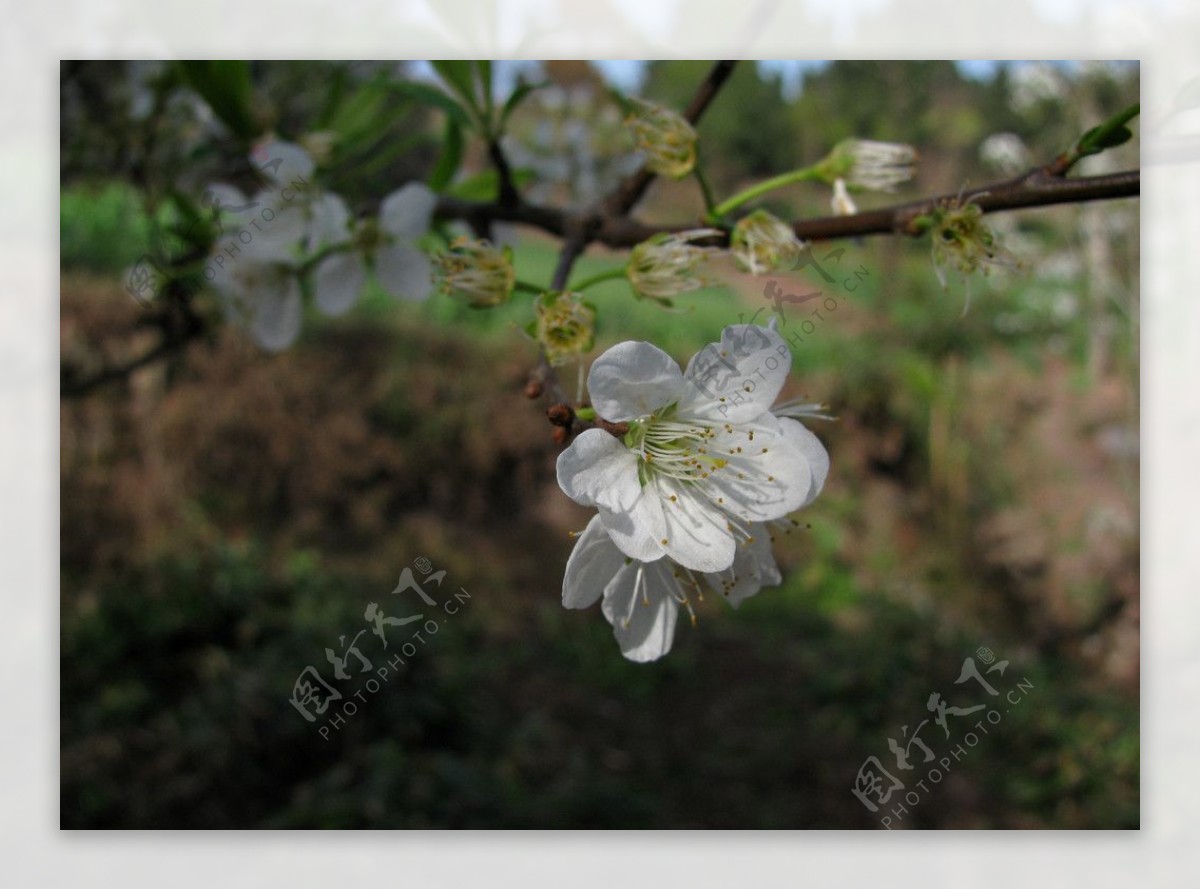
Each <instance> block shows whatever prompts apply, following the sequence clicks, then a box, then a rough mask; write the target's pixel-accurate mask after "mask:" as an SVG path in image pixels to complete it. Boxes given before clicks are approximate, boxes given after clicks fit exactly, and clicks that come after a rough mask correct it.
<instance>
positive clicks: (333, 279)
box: [313, 252, 367, 315]
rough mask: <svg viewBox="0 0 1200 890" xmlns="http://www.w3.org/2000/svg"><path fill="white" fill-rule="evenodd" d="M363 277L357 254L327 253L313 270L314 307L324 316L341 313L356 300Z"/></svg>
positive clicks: (365, 271)
mask: <svg viewBox="0 0 1200 890" xmlns="http://www.w3.org/2000/svg"><path fill="white" fill-rule="evenodd" d="M366 280H367V270H366V267H365V266H364V265H363V261H362V258H361V257H360V256H359V255H358V254H357V253H353V252H348V253H334V254H330V255H329V256H327V257H325V259H323V260H321V262H320V263H319V264H318V265H317V268H316V271H315V272H313V291H314V296H315V298H316V303H317V308H318V309H320V310H321V311H322V312H324V313H325V314H326V315H341V314H342V313H343V312H345V311H346V310H347V309H349V308H350V307H351V306H353V305H354V304H355V302H357V300H358V298H359V295H360V294H361V293H362V289H363V284H365V283H366Z"/></svg>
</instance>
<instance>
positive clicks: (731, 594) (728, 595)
mask: <svg viewBox="0 0 1200 890" xmlns="http://www.w3.org/2000/svg"><path fill="white" fill-rule="evenodd" d="M750 531H751V533H752V535H753V537H752V539H751V540H750V541H748V542H746V543H745V544H743V545H741V546H740V547H738V550H737V556H736V557H735V558H734V560H733V565H731V566H730V567H729V568H728V569H727V570H726V571H723V572H713V573H707V574H705V576H704V579H705V581H707V582H708V585H709V586H710V587H711V588H712V589H713V590H715V591H717V593H719V594H721V596H722V598H723V599H724V600H725V601H726V602H728V603H729V604H730V605H731V606H733V607H734V608H737V607H738V606H739V605H740V604H741V603H742V601H743V600H746V599H748V598H749V597H752V596H754V594H756V593H758V592H759V591H760V590H761V589H762V588H763V587H768V586H774V585H776V584H778V583H779V582H780V581H782V580H783V576H782V575H780V573H779V566H778V565H776V563H775V554H774V553H773V552H772V549H771V535H770V532H769V531H768V529H767V527H766V526H765V525H762V524H761V523H755V524H754V525H753V526H751V529H750Z"/></svg>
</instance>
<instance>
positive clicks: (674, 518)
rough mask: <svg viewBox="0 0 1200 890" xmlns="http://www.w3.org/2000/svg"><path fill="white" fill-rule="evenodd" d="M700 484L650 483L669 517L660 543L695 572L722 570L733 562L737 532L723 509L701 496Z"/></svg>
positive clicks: (672, 481)
mask: <svg viewBox="0 0 1200 890" xmlns="http://www.w3.org/2000/svg"><path fill="white" fill-rule="evenodd" d="M696 484H697V483H684V482H680V481H678V480H676V479H670V478H656V479H653V480H651V482H650V484H649V485H647V486H646V488H647V489H651V488H653V489H654V494H655V497H656V498H657V500H658V502H659V503H660V504H661V505H662V511H663V515H664V516H665V517H666V531H665V533H664V537H663V538H661V539H660V540H659V544H660V545H661V547H662V550H663V552H664V553H666V555H667V556H669V557H670V558H671V559H673V560H675V562H677V563H679V564H680V565H681V566H683V567H684V568H688V569H691V570H692V571H695V572H716V571H720V570H721V569H724V568H728V566H729V564H730V563H731V562H733V559H734V551H735V549H736V545H735V541H734V537H733V533H732V532H731V531H730V530H729V525H728V520H727V519H726V518H725V516H724V515H723V514H722V513H721V511H720V510H718V509H717V508H716V507H715V506H713V505H712V504H710V503H708V502H707V501H704V500H702V499H700V498H697V496H696V491H695V489H694V488H693V486H695V485H696ZM701 484H702V483H701ZM672 496H673V497H674V498H675V499H674V500H671V498H672ZM663 541H665V542H666V543H663Z"/></svg>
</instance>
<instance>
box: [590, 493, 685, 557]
mask: <svg viewBox="0 0 1200 890" xmlns="http://www.w3.org/2000/svg"><path fill="white" fill-rule="evenodd" d="M600 521H601V522H603V523H604V529H605V531H607V532H608V536H609V537H610V538H611V539H612V542H613V543H614V544H616V545H617V547H618V548H619V549H620V550H621V552H622V553H624V554H625V555H626V556H628V557H629V558H630V559H636V560H640V561H641V562H654V560H656V559H661V558H662V556H663V554H664V553H666V549H665V548H664V547H663V544H662V542H663V541H664V540H668V539H667V520H666V517H665V516H664V515H663V508H662V504H661V503H660V502H659V501H658V500H657V499H656V498H654V497H651V496H649V495H647V494H644V493H641V492H639V494H638V497H637V500H635V501H634V502H633V504H632V506H631V507H629V508H628V509H625V510H610V509H609V508H607V507H603V506H601V507H600Z"/></svg>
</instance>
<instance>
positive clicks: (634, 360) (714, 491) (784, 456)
mask: <svg viewBox="0 0 1200 890" xmlns="http://www.w3.org/2000/svg"><path fill="white" fill-rule="evenodd" d="M790 366H791V353H790V352H789V350H788V347H787V345H786V344H785V343H784V341H783V338H782V337H780V335H779V334H778V333H777V332H776V331H775V330H773V329H771V328H763V327H760V326H757V325H733V326H731V327H728V328H726V329H725V330H724V332H723V333H722V337H721V342H720V343H714V344H710V345H709V346H707V347H705V349H703V350H701V351H700V352H699V353H698V354H697V355H696V356H694V357H693V358H692V360H691V361H690V362H689V363H688V367H687V371H686V374H685V373H683V372H681V371H680V370H679V366H678V365H677V364H676V363H675V362H674V360H673V359H671V357H670V356H668V355H667V354H666V353H664V352H663V351H662V350H660V349H658V348H657V347H655V346H652V345H651V344H649V343H639V342H625V343H620V344H617V345H616V346H614V347H612V348H611V349H609V350H608V351H606V352H605V353H604V354H603V355H601V356H600V357H599V358H598V359H597V360H596V361H595V363H594V364H593V365H592V368H591V372H590V373H589V374H588V392H589V393H590V395H591V400H592V405H593V406H594V408H595V410H596V413H597V415H598V416H599V417H601V418H603V419H605V420H607V421H609V422H610V423H613V424H620V423H624V424H626V425H627V426H628V432H627V433H626V434H625V435H624V436H623V437H622V438H617V437H616V436H614V435H612V434H610V433H609V432H606V431H604V430H602V429H591V430H586V431H585V432H583V433H581V434H580V435H579V437H578V438H576V440H575V441H574V442H573V443H572V444H571V446H570V447H569V448H568V449H567V450H566V451H564V452H563V453H562V454H561V455H560V456H559V459H558V482H559V485H560V486H561V487H562V489H563V491H564V492H565V493H566V494H567V496H568V497H570V498H571V499H572V500H574V501H576V502H577V503H580V504H583V505H585V506H595V507H598V508H599V511H600V519H601V521H602V522H603V523H604V527H605V529H606V530H607V531H608V533H609V535H610V536H611V537H612V539H613V542H614V543H615V544H616V545H617V547H619V548H620V549H621V551H622V552H623V553H625V554H626V555H627V556H629V557H631V558H633V559H637V560H640V561H642V562H654V561H656V560H658V559H660V558H662V557H664V556H666V557H669V558H671V559H672V560H674V561H675V562H677V563H678V564H679V565H681V566H684V567H686V568H688V569H692V570H693V571H700V572H716V571H722V570H724V569H727V568H728V567H729V566H730V565H731V564H732V562H733V560H734V553H735V549H736V544H737V542H738V541H739V540H740V541H743V542H744V541H745V540H747V539H748V538H749V537H751V535H750V532H749V530H748V528H749V525H750V524H751V523H754V522H764V521H768V520H772V519H777V518H779V517H782V516H785V515H787V514H788V513H791V512H793V511H794V510H797V509H799V508H800V507H802V506H804V505H806V504H808V503H810V502H811V501H812V500H813V499H814V498H815V497H816V495H817V493H818V492H819V491H820V489H821V486H822V485H823V484H824V481H825V472H827V469H828V464H829V458H828V454H827V453H826V451H825V448H824V446H822V445H821V443H820V441H819V440H818V439H817V438H816V436H814V435H813V434H812V433H811V432H809V431H808V430H807V429H805V428H804V426H803V425H801V424H800V423H799V422H798V421H796V420H793V419H791V418H777V417H776V416H775V415H773V414H772V413H771V411H770V406H771V404H772V403H773V402H774V400H775V397H776V396H777V395H778V394H779V391H780V389H781V388H782V387H783V384H784V381H785V380H786V378H787V374H788V370H789V368H790Z"/></svg>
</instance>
